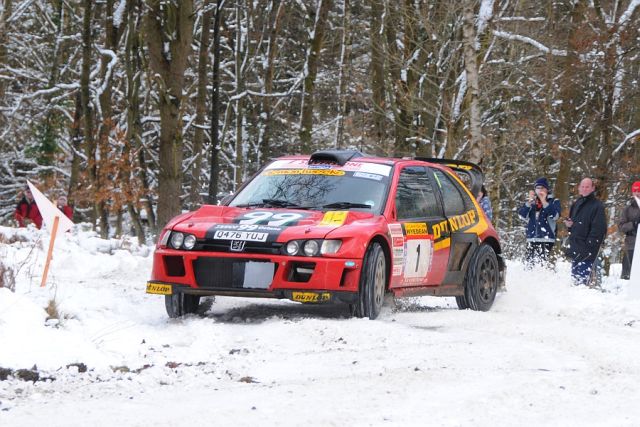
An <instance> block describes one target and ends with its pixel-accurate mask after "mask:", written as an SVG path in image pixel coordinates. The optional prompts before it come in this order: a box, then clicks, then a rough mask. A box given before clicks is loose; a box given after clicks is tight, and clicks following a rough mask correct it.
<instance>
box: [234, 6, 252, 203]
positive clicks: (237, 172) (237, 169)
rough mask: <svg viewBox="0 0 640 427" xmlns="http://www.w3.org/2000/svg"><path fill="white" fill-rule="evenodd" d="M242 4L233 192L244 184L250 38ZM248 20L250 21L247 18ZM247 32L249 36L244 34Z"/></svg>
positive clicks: (237, 15)
mask: <svg viewBox="0 0 640 427" xmlns="http://www.w3.org/2000/svg"><path fill="white" fill-rule="evenodd" d="M241 12H242V11H241V7H240V4H237V5H236V46H235V49H236V55H235V74H236V76H235V77H236V102H235V104H236V141H235V149H234V152H235V155H236V157H235V165H234V169H233V184H234V185H233V190H234V191H235V190H237V189H238V188H239V187H240V185H241V184H242V180H243V174H244V111H243V109H244V102H243V99H244V96H243V95H242V93H243V92H244V76H243V69H242V64H243V51H242V43H243V41H244V40H245V37H249V34H248V30H249V29H248V28H246V29H245V28H243V27H242V22H241V19H240V14H241ZM247 19H249V18H248V17H247ZM243 31H247V34H242V32H243Z"/></svg>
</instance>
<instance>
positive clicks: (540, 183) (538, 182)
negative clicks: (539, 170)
mask: <svg viewBox="0 0 640 427" xmlns="http://www.w3.org/2000/svg"><path fill="white" fill-rule="evenodd" d="M538 186H540V187H544V188H546V189H547V191H549V182H548V181H547V178H544V177H543V178H538V179H536V183H535V184H533V188H536V187H538Z"/></svg>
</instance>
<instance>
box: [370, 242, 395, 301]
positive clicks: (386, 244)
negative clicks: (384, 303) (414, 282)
mask: <svg viewBox="0 0 640 427" xmlns="http://www.w3.org/2000/svg"><path fill="white" fill-rule="evenodd" d="M372 243H378V244H380V246H381V247H382V251H383V252H384V256H385V257H386V258H387V265H386V268H387V283H385V289H386V290H389V284H390V283H391V262H392V258H391V248H390V247H389V241H388V240H387V239H385V238H384V236H382V235H380V234H377V235H375V236H373V237H372V238H371V240H370V241H369V244H368V246H367V247H369V246H370V245H371V244H372Z"/></svg>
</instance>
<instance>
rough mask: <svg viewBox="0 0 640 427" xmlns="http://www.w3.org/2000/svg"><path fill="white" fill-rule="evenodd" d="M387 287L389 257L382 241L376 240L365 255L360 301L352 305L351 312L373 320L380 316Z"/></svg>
mask: <svg viewBox="0 0 640 427" xmlns="http://www.w3.org/2000/svg"><path fill="white" fill-rule="evenodd" d="M386 289H387V257H386V256H385V254H384V250H383V249H382V246H381V245H380V243H377V242H374V243H372V244H371V245H370V246H369V247H368V248H367V253H366V254H365V256H364V260H363V263H362V274H361V275H360V292H359V294H358V301H357V302H356V303H355V304H352V305H351V313H352V314H353V315H354V316H356V317H368V318H369V319H371V320H373V319H375V318H376V317H378V315H379V314H380V310H381V309H382V305H383V303H384V295H385V291H386Z"/></svg>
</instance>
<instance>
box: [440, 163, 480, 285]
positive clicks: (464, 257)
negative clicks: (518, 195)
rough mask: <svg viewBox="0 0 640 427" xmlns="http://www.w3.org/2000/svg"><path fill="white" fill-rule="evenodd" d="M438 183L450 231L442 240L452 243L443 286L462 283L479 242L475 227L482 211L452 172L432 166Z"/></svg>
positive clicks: (442, 242) (444, 243)
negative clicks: (476, 206) (477, 207)
mask: <svg viewBox="0 0 640 427" xmlns="http://www.w3.org/2000/svg"><path fill="white" fill-rule="evenodd" d="M429 169H430V170H431V172H432V173H433V177H434V181H435V183H436V188H437V190H436V193H437V195H438V197H439V198H440V199H441V200H442V205H443V207H444V216H445V217H446V224H447V228H448V231H449V235H448V236H447V238H445V239H443V240H441V242H440V243H439V244H440V245H441V246H442V247H444V246H448V247H449V257H448V262H447V267H446V272H445V274H444V277H443V278H442V284H443V285H444V286H461V285H463V283H464V276H465V273H466V270H467V265H468V263H469V260H470V258H471V255H472V254H473V252H474V251H475V249H476V247H477V246H478V235H477V233H476V232H475V229H474V227H475V226H476V225H477V224H478V221H479V215H478V211H477V210H476V208H475V205H474V204H473V202H472V201H471V199H470V197H471V196H470V195H469V193H468V192H467V191H465V189H464V188H462V185H461V184H460V183H459V182H458V181H457V180H456V179H455V178H454V177H453V176H452V175H451V174H450V173H449V172H446V171H444V170H441V169H438V168H429Z"/></svg>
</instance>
